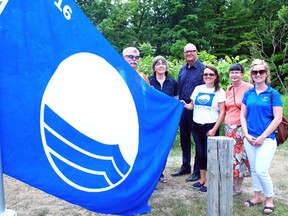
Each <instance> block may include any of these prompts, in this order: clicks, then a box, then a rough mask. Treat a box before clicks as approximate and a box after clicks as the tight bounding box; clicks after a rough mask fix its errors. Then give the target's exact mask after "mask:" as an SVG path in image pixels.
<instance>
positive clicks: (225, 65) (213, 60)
mask: <svg viewBox="0 0 288 216" xmlns="http://www.w3.org/2000/svg"><path fill="white" fill-rule="evenodd" d="M198 58H199V60H200V61H202V62H203V63H204V64H212V65H215V67H216V68H217V70H218V72H219V76H220V77H221V87H222V88H223V89H224V90H226V89H227V87H228V86H229V85H231V82H230V79H229V73H228V71H229V67H230V66H231V65H232V64H233V63H240V64H242V65H243V66H244V68H245V66H246V68H248V67H247V62H248V60H247V59H242V60H241V59H240V57H239V56H236V57H231V58H230V57H229V56H226V57H225V59H221V60H217V57H216V56H214V55H211V54H208V53H207V52H206V51H202V52H199V56H198ZM153 59H154V57H152V56H151V55H148V56H144V57H143V58H141V59H140V60H139V70H140V71H141V72H143V73H145V74H146V75H147V76H152V75H153V72H152V62H153ZM166 60H167V65H168V71H169V76H170V77H173V78H175V79H176V80H177V78H178V73H179V70H180V68H181V67H182V66H183V65H184V64H185V63H186V62H185V60H177V59H172V57H171V56H170V57H168V58H167V59H166ZM246 72H247V71H246ZM246 72H245V74H244V78H243V79H244V80H245V81H247V80H248V73H246Z"/></svg>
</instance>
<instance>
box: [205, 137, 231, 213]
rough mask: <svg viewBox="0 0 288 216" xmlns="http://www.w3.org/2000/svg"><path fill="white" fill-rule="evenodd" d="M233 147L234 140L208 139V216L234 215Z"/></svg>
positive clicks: (224, 138)
mask: <svg viewBox="0 0 288 216" xmlns="http://www.w3.org/2000/svg"><path fill="white" fill-rule="evenodd" d="M233 145H234V140H233V139H232V138H228V137H223V136H216V137H208V143H207V160H208V164H207V176H208V194H207V196H208V199H207V215H208V216H232V214H233Z"/></svg>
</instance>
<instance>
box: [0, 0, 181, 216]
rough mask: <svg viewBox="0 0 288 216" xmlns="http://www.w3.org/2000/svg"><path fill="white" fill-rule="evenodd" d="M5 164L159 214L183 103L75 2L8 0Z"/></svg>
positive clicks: (34, 178) (44, 185) (104, 208)
mask: <svg viewBox="0 0 288 216" xmlns="http://www.w3.org/2000/svg"><path fill="white" fill-rule="evenodd" d="M0 3H1V4H0V50H1V55H0V71H1V78H0V104H1V107H0V119H1V120H0V133H1V136H0V143H1V148H2V161H3V162H2V165H3V172H4V173H6V174H7V175H9V176H12V177H14V178H16V179H18V180H20V181H22V182H24V183H27V184H29V185H31V186H33V187H36V188H38V189H40V190H42V191H45V192H46V193H49V194H51V195H53V196H56V197H58V198H60V199H64V200H66V201H68V202H70V203H73V204H76V205H79V206H82V207H84V208H86V209H88V210H91V211H94V212H99V213H107V214H119V215H133V214H140V213H146V212H150V208H149V206H148V200H149V198H150V196H151V195H152V193H153V191H154V189H155V187H156V185H157V183H158V180H159V177H160V174H161V172H162V171H163V168H164V165H165V161H166V159H167V156H168V154H169V151H170V148H171V146H172V144H173V141H174V138H175V135H176V131H177V127H178V123H179V120H180V116H181V113H182V110H183V104H182V103H180V102H179V101H178V100H175V99H173V98H170V97H168V96H166V95H164V94H162V93H160V92H158V91H157V90H155V89H153V88H151V87H150V86H149V85H147V84H146V83H145V81H144V80H143V79H142V78H141V77H140V76H139V75H138V74H137V73H136V72H135V71H134V70H133V69H132V68H131V67H130V66H129V65H128V64H127V63H126V62H125V60H123V58H122V56H121V55H119V54H118V53H117V51H116V50H115V49H114V48H113V47H112V46H111V45H110V44H109V42H108V41H107V40H106V39H105V38H104V37H103V36H102V35H101V34H100V33H99V32H98V31H97V29H96V28H95V27H94V26H93V24H92V23H91V22H90V21H89V20H88V19H87V17H86V16H85V15H84V14H83V12H82V11H81V10H80V9H79V7H78V6H77V5H76V4H75V2H74V1H72V0H55V1H48V0H46V1H44V0H40V1H23V0H2V1H1V2H0Z"/></svg>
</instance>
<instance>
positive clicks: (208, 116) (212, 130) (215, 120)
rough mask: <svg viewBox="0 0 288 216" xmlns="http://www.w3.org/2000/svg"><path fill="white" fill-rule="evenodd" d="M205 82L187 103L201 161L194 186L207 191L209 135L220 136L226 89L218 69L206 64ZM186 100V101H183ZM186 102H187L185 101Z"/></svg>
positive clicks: (197, 88)
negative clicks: (191, 112)
mask: <svg viewBox="0 0 288 216" xmlns="http://www.w3.org/2000/svg"><path fill="white" fill-rule="evenodd" d="M202 76H203V81H204V83H205V84H203V85H200V86H196V88H195V89H194V91H193V93H192V95H191V103H189V104H185V106H184V107H185V108H186V109H190V110H192V109H193V124H195V125H194V126H195V130H196V133H195V134H197V135H196V136H194V142H195V145H196V155H197V157H198V158H199V161H200V179H199V181H198V182H196V183H194V184H193V185H192V186H193V188H198V189H199V192H202V193H203V192H207V185H208V182H207V179H206V172H207V137H208V136H215V135H216V136H218V135H219V127H220V125H221V123H222V121H223V119H224V117H225V104H224V102H225V100H226V96H225V91H224V90H223V89H222V88H220V86H219V83H220V77H219V74H218V71H217V69H216V68H215V67H214V66H212V65H206V67H205V68H204V70H203V72H202ZM183 102H184V101H183ZM184 103H185V102H184Z"/></svg>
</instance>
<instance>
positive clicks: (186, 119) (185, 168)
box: [171, 43, 205, 181]
mask: <svg viewBox="0 0 288 216" xmlns="http://www.w3.org/2000/svg"><path fill="white" fill-rule="evenodd" d="M197 54H198V51H197V48H196V46H195V45H194V44H191V43H188V44H187V45H186V46H185V47H184V57H185V59H186V62H187V63H186V64H185V65H184V66H183V67H182V68H181V69H180V71H179V75H178V85H179V100H183V101H185V102H186V103H190V102H191V99H190V97H191V95H192V92H193V91H194V88H195V87H196V86H198V85H201V84H202V83H203V81H202V75H201V74H202V70H203V69H204V67H205V65H204V64H203V63H202V62H200V61H199V60H198V59H197ZM179 126H180V143H181V149H182V166H181V168H180V169H179V170H177V171H175V172H174V173H172V174H171V175H172V176H181V175H185V174H190V173H191V133H192V135H193V137H194V134H195V130H194V128H193V110H187V109H184V110H183V113H182V116H181V120H180V125H179ZM195 155H196V156H195V159H194V167H193V173H192V175H191V176H189V177H188V178H187V179H186V181H197V180H198V179H199V178H200V167H199V160H198V158H197V154H195Z"/></svg>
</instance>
